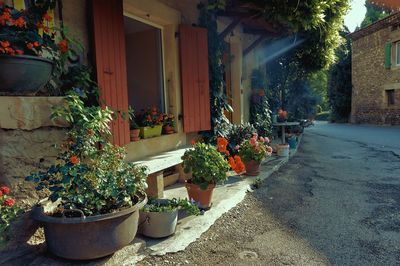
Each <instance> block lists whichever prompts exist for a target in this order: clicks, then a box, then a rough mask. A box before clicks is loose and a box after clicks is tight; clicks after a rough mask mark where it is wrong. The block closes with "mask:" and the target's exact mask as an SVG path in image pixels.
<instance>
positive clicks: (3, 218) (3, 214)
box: [0, 186, 21, 248]
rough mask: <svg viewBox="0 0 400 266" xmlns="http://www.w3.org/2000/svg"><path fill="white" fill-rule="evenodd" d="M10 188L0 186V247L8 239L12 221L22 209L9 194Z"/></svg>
mask: <svg viewBox="0 0 400 266" xmlns="http://www.w3.org/2000/svg"><path fill="white" fill-rule="evenodd" d="M9 193H10V189H9V188H8V187H5V186H2V187H0V248H1V247H3V246H4V245H5V244H6V243H7V241H8V235H7V232H8V229H9V227H10V223H11V222H12V221H13V220H15V219H16V218H17V216H18V214H19V213H20V212H21V209H19V208H18V207H16V206H15V205H14V204H15V201H14V199H12V198H11V197H10V196H9V195H7V194H9Z"/></svg>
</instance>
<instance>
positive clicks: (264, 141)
mask: <svg viewBox="0 0 400 266" xmlns="http://www.w3.org/2000/svg"><path fill="white" fill-rule="evenodd" d="M268 142H269V139H268V138H263V137H260V138H258V135H257V134H254V135H253V136H252V137H251V138H250V139H248V140H245V141H244V142H242V144H240V146H239V156H240V157H241V158H242V160H243V161H244V162H249V161H252V160H253V161H256V162H261V161H262V160H264V159H265V158H267V156H271V154H272V148H271V147H270V146H268Z"/></svg>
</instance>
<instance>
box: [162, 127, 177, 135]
mask: <svg viewBox="0 0 400 266" xmlns="http://www.w3.org/2000/svg"><path fill="white" fill-rule="evenodd" d="M162 131H163V134H174V133H175V130H174V128H173V127H172V126H163V129H162Z"/></svg>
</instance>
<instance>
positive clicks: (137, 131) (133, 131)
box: [130, 128, 140, 141]
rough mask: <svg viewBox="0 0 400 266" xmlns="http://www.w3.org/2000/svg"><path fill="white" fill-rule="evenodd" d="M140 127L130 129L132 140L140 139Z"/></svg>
mask: <svg viewBox="0 0 400 266" xmlns="http://www.w3.org/2000/svg"><path fill="white" fill-rule="evenodd" d="M139 135H140V128H135V129H131V130H130V137H131V141H138V140H140V137H139Z"/></svg>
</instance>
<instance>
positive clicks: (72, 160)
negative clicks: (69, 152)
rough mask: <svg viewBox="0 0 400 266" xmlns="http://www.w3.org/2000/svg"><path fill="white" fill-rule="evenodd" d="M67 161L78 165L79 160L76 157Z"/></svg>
mask: <svg viewBox="0 0 400 266" xmlns="http://www.w3.org/2000/svg"><path fill="white" fill-rule="evenodd" d="M69 161H70V162H71V163H72V164H77V163H79V159H78V157H76V156H71V158H70V159H69Z"/></svg>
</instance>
